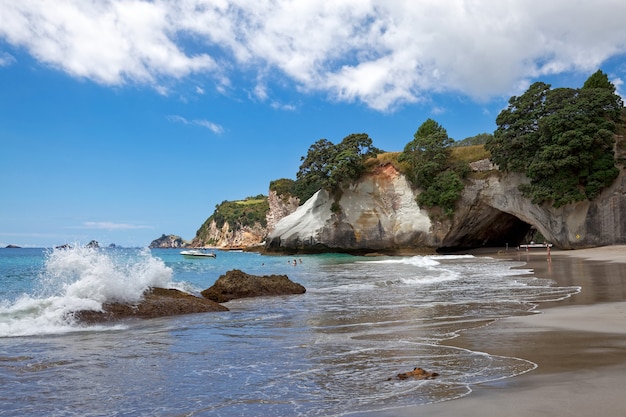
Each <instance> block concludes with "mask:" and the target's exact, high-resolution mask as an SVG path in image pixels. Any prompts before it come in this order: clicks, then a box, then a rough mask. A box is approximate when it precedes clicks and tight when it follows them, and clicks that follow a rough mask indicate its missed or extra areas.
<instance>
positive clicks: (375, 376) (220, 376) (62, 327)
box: [0, 247, 580, 417]
mask: <svg viewBox="0 0 626 417" xmlns="http://www.w3.org/2000/svg"><path fill="white" fill-rule="evenodd" d="M295 259H296V264H295V265H294V263H293V261H294V257H288V256H263V255H260V254H256V253H247V252H226V251H217V257H216V258H215V259H211V258H208V259H185V258H183V257H182V256H181V255H180V254H179V251H178V250H173V249H154V250H149V249H119V248H118V249H86V248H81V247H76V248H74V249H69V250H52V249H31V248H23V249H0V380H1V381H2V384H1V385H0V416H29V415H33V416H34V415H38V416H39V415H45V416H172V417H173V416H229V417H232V416H271V417H277V416H289V417H292V416H344V415H359V414H368V413H374V412H376V411H378V410H389V409H393V408H396V407H403V406H410V405H420V404H429V403H434V402H441V401H447V400H453V399H455V398H459V397H463V396H466V395H471V392H472V386H474V385H475V384H479V383H484V382H490V381H499V380H506V379H508V378H513V377H515V376H516V375H520V374H523V373H526V372H529V371H532V370H533V369H535V368H536V366H537V365H536V364H534V363H532V362H530V361H528V360H526V359H524V358H517V357H506V356H495V355H490V354H489V353H487V352H476V351H471V350H466V349H460V348H455V347H451V346H448V345H445V344H444V342H445V341H449V340H450V339H453V338H455V337H457V336H458V335H459V334H460V333H461V332H468V331H471V329H474V328H478V327H482V326H486V325H488V324H490V323H492V322H493V321H494V320H498V319H501V318H505V317H510V316H517V315H528V314H533V309H534V308H535V307H536V306H537V305H538V303H541V302H546V301H556V300H562V299H565V298H568V297H570V296H571V295H573V294H576V293H577V292H579V291H580V288H579V287H575V286H570V287H559V286H556V285H555V284H554V282H552V281H550V280H548V279H544V278H542V277H538V276H535V275H533V273H532V271H531V270H528V269H525V268H524V263H523V262H519V261H509V260H501V259H494V258H490V257H478V256H472V255H434V256H405V257H356V256H350V255H341V254H325V255H302V256H297V257H296V258H295ZM232 269H240V270H242V271H244V272H247V273H250V274H255V275H268V274H285V275H287V276H288V277H289V278H290V279H291V280H293V281H295V282H298V283H300V284H302V285H304V286H305V287H306V289H307V292H306V293H305V294H303V295H294V296H284V297H270V298H267V297H261V298H250V299H241V300H235V301H231V302H229V303H226V304H224V305H225V306H227V307H228V308H229V309H230V311H229V312H219V313H202V314H192V315H185V316H178V317H168V318H159V319H151V320H131V321H124V322H118V323H112V324H107V325H93V326H87V325H82V324H80V323H76V322H74V321H73V319H72V312H74V311H77V310H81V309H85V308H96V309H97V308H99V306H100V305H101V303H102V302H104V301H107V300H113V299H115V300H125V301H128V302H133V301H136V300H137V299H138V298H139V297H140V296H141V294H142V292H143V291H144V290H145V289H146V288H148V287H150V286H160V287H170V288H177V289H181V290H184V291H187V292H190V293H194V294H195V293H199V292H200V291H201V290H203V289H205V288H208V287H210V286H211V285H212V284H213V283H214V282H215V280H216V279H217V278H218V277H219V276H220V275H222V274H224V273H225V272H227V271H229V270H232ZM414 367H422V368H424V369H426V370H428V371H432V372H437V373H439V374H440V375H439V376H438V377H437V378H435V379H433V380H411V379H410V380H398V379H395V378H393V377H394V376H395V375H396V374H398V373H400V372H406V371H409V370H411V369H413V368H414Z"/></svg>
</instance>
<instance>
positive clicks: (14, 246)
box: [6, 245, 22, 249]
mask: <svg viewBox="0 0 626 417" xmlns="http://www.w3.org/2000/svg"><path fill="white" fill-rule="evenodd" d="M6 248H7V249H21V248H22V247H21V246H17V245H7V246H6Z"/></svg>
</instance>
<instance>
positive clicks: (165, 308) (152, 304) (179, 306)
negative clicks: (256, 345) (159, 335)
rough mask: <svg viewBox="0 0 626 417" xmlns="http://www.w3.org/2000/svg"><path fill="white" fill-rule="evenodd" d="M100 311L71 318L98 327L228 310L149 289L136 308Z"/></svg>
mask: <svg viewBox="0 0 626 417" xmlns="http://www.w3.org/2000/svg"><path fill="white" fill-rule="evenodd" d="M102 309H103V310H104V311H89V310H83V311H79V312H76V313H75V314H74V316H75V317H76V318H77V319H78V320H79V321H81V322H85V323H101V322H107V321H115V320H121V319H127V318H142V319H150V318H155V317H166V316H176V315H181V314H191V313H205V312H212V311H228V308H226V307H224V306H222V305H219V304H217V303H216V302H213V301H211V300H207V299H206V298H202V297H196V296H194V295H191V294H187V293H184V292H182V291H178V290H174V289H165V288H151V289H150V290H148V291H147V292H146V293H145V294H144V297H143V299H142V300H141V301H140V302H139V303H137V304H128V303H104V304H103V305H102Z"/></svg>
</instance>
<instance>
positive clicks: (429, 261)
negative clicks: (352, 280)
mask: <svg viewBox="0 0 626 417" xmlns="http://www.w3.org/2000/svg"><path fill="white" fill-rule="evenodd" d="M364 262H371V263H378V264H404V265H414V266H419V267H428V266H437V265H439V263H440V262H439V261H438V260H437V259H435V257H434V256H410V257H401V258H394V259H381V260H374V261H364Z"/></svg>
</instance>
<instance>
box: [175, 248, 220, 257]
mask: <svg viewBox="0 0 626 417" xmlns="http://www.w3.org/2000/svg"><path fill="white" fill-rule="evenodd" d="M180 254H181V255H183V256H184V257H185V258H215V257H216V256H215V252H208V251H206V250H199V249H190V250H184V251H181V252H180Z"/></svg>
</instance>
